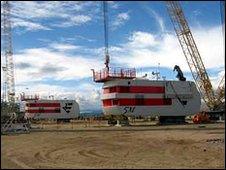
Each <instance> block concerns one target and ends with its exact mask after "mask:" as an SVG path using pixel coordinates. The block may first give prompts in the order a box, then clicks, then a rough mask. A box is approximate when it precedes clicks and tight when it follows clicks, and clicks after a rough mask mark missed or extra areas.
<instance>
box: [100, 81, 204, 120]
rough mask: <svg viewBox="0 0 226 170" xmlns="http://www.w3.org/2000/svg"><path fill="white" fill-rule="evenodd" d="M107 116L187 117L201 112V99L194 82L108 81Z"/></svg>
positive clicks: (105, 90)
mask: <svg viewBox="0 0 226 170" xmlns="http://www.w3.org/2000/svg"><path fill="white" fill-rule="evenodd" d="M102 103H103V110H104V113H105V114H107V115H108V114H113V115H119V114H124V115H126V116H131V115H135V116H138V115H141V116H187V115H193V114H195V113H198V112H199V110H200V105H201V99H200V95H199V92H198V91H197V89H196V86H195V83H194V82H191V81H159V80H158V81H156V80H147V79H138V78H135V79H114V80H111V81H105V82H104V85H103V95H102Z"/></svg>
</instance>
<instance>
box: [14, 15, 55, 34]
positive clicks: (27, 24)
mask: <svg viewBox="0 0 226 170" xmlns="http://www.w3.org/2000/svg"><path fill="white" fill-rule="evenodd" d="M12 27H13V28H15V27H23V28H25V29H26V30H27V31H36V30H51V29H50V28H48V27H46V26H43V25H42V24H40V23H35V22H32V21H28V20H24V19H19V18H13V19H12Z"/></svg>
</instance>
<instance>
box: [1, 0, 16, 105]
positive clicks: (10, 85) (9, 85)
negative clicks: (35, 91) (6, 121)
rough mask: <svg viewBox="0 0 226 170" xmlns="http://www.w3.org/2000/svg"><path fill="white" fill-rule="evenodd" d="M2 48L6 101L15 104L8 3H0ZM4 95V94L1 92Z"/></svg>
mask: <svg viewBox="0 0 226 170" xmlns="http://www.w3.org/2000/svg"><path fill="white" fill-rule="evenodd" d="M2 8H3V13H2V25H3V30H2V48H3V56H4V60H5V65H4V66H3V65H2V69H3V72H4V74H3V75H4V79H5V84H6V88H4V90H6V92H5V93H6V99H5V100H6V101H8V102H12V103H14V102H15V82H14V63H13V50H12V28H11V20H10V3H9V1H3V2H2ZM3 94H4V92H3Z"/></svg>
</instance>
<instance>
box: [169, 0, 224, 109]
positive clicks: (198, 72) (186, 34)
mask: <svg viewBox="0 0 226 170" xmlns="http://www.w3.org/2000/svg"><path fill="white" fill-rule="evenodd" d="M166 6H167V10H168V13H169V16H170V19H171V21H172V23H173V26H174V30H175V32H176V34H177V37H178V40H179V42H180V45H181V47H182V50H183V53H184V55H185V58H186V60H187V63H188V66H189V68H190V70H191V73H192V76H193V78H194V80H195V83H196V85H197V88H198V90H199V92H200V94H201V97H202V98H203V100H204V102H205V103H206V105H207V106H208V107H209V109H210V110H211V111H216V110H218V108H219V107H220V106H221V105H222V102H223V100H224V77H223V79H222V80H221V82H220V85H219V87H218V89H217V91H218V95H217V94H216V93H214V90H213V87H212V84H211V82H210V79H209V76H208V74H207V71H206V68H205V66H204V64H203V61H202V58H201V55H200V53H199V51H198V48H197V46H196V43H195V40H194V38H193V36H192V33H191V30H190V28H189V26H188V23H187V21H186V19H185V16H184V13H183V10H182V8H181V5H180V3H179V2H178V1H166Z"/></svg>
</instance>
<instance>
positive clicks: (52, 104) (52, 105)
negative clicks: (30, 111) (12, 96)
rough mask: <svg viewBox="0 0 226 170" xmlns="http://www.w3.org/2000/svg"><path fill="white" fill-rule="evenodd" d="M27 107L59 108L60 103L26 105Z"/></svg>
mask: <svg viewBox="0 0 226 170" xmlns="http://www.w3.org/2000/svg"><path fill="white" fill-rule="evenodd" d="M26 106H28V107H60V103H27V104H26Z"/></svg>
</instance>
